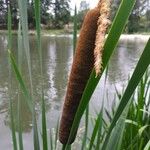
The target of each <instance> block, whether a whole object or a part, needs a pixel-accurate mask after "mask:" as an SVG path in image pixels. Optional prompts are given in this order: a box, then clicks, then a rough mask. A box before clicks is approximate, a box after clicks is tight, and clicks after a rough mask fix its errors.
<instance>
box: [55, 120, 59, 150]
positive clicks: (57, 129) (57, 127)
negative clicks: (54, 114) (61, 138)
mask: <svg viewBox="0 0 150 150" xmlns="http://www.w3.org/2000/svg"><path fill="white" fill-rule="evenodd" d="M58 131H59V118H58V121H57V126H56V133H55V150H57V139H58Z"/></svg>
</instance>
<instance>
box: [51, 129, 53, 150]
mask: <svg viewBox="0 0 150 150" xmlns="http://www.w3.org/2000/svg"><path fill="white" fill-rule="evenodd" d="M50 149H51V150H53V133H52V130H51V129H50Z"/></svg>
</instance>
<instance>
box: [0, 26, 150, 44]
mask: <svg viewBox="0 0 150 150" xmlns="http://www.w3.org/2000/svg"><path fill="white" fill-rule="evenodd" d="M79 32H80V31H78V33H79ZM7 33H8V31H7V30H0V34H7ZM12 34H16V35H17V30H12ZM35 34H36V31H35V30H29V35H35ZM41 34H42V36H66V35H67V36H72V34H73V33H71V32H66V31H65V30H64V29H60V30H42V31H41ZM78 35H79V34H78ZM149 38H150V34H148V33H134V34H122V35H121V37H120V40H131V41H135V40H137V41H138V40H140V41H146V40H148V39H149Z"/></svg>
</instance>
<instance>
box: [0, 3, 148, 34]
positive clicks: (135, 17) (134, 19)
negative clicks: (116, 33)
mask: <svg viewBox="0 0 150 150" xmlns="http://www.w3.org/2000/svg"><path fill="white" fill-rule="evenodd" d="M17 1H18V0H0V28H1V29H4V28H7V14H8V6H10V10H11V13H12V26H13V28H14V29H17V27H18V21H19V13H18V11H19V10H18V2H17ZM121 1H122V0H113V4H112V16H111V18H112V19H113V17H114V16H115V14H116V11H117V9H118V7H119V4H120V3H121ZM27 8H28V23H29V28H31V29H32V28H34V27H35V14H34V0H27ZM88 10H89V4H88V3H87V1H86V0H82V1H81V3H80V8H79V10H78V13H77V25H78V29H80V28H81V25H82V22H83V20H84V16H85V14H86V13H87V11H88ZM71 11H72V10H71V7H70V0H41V24H42V25H43V26H44V27H45V28H47V29H61V28H63V27H64V25H66V24H69V23H70V22H73V19H74V18H73V16H71ZM147 31H150V0H136V4H135V6H134V9H133V11H132V13H131V15H130V18H129V20H128V23H127V26H126V32H127V33H134V32H147Z"/></svg>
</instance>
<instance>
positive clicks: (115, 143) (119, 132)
mask: <svg viewBox="0 0 150 150" xmlns="http://www.w3.org/2000/svg"><path fill="white" fill-rule="evenodd" d="M130 104H131V100H130V101H129V102H128V104H127V106H126V108H125V109H124V111H123V113H122V114H121V116H120V118H119V120H118V122H117V125H116V126H115V127H114V129H113V131H112V134H111V136H110V139H109V142H108V143H107V147H106V149H107V150H112V148H113V149H115V150H120V149H121V143H122V139H123V133H124V129H125V125H126V122H125V120H126V118H127V115H128V112H129V107H130Z"/></svg>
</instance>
